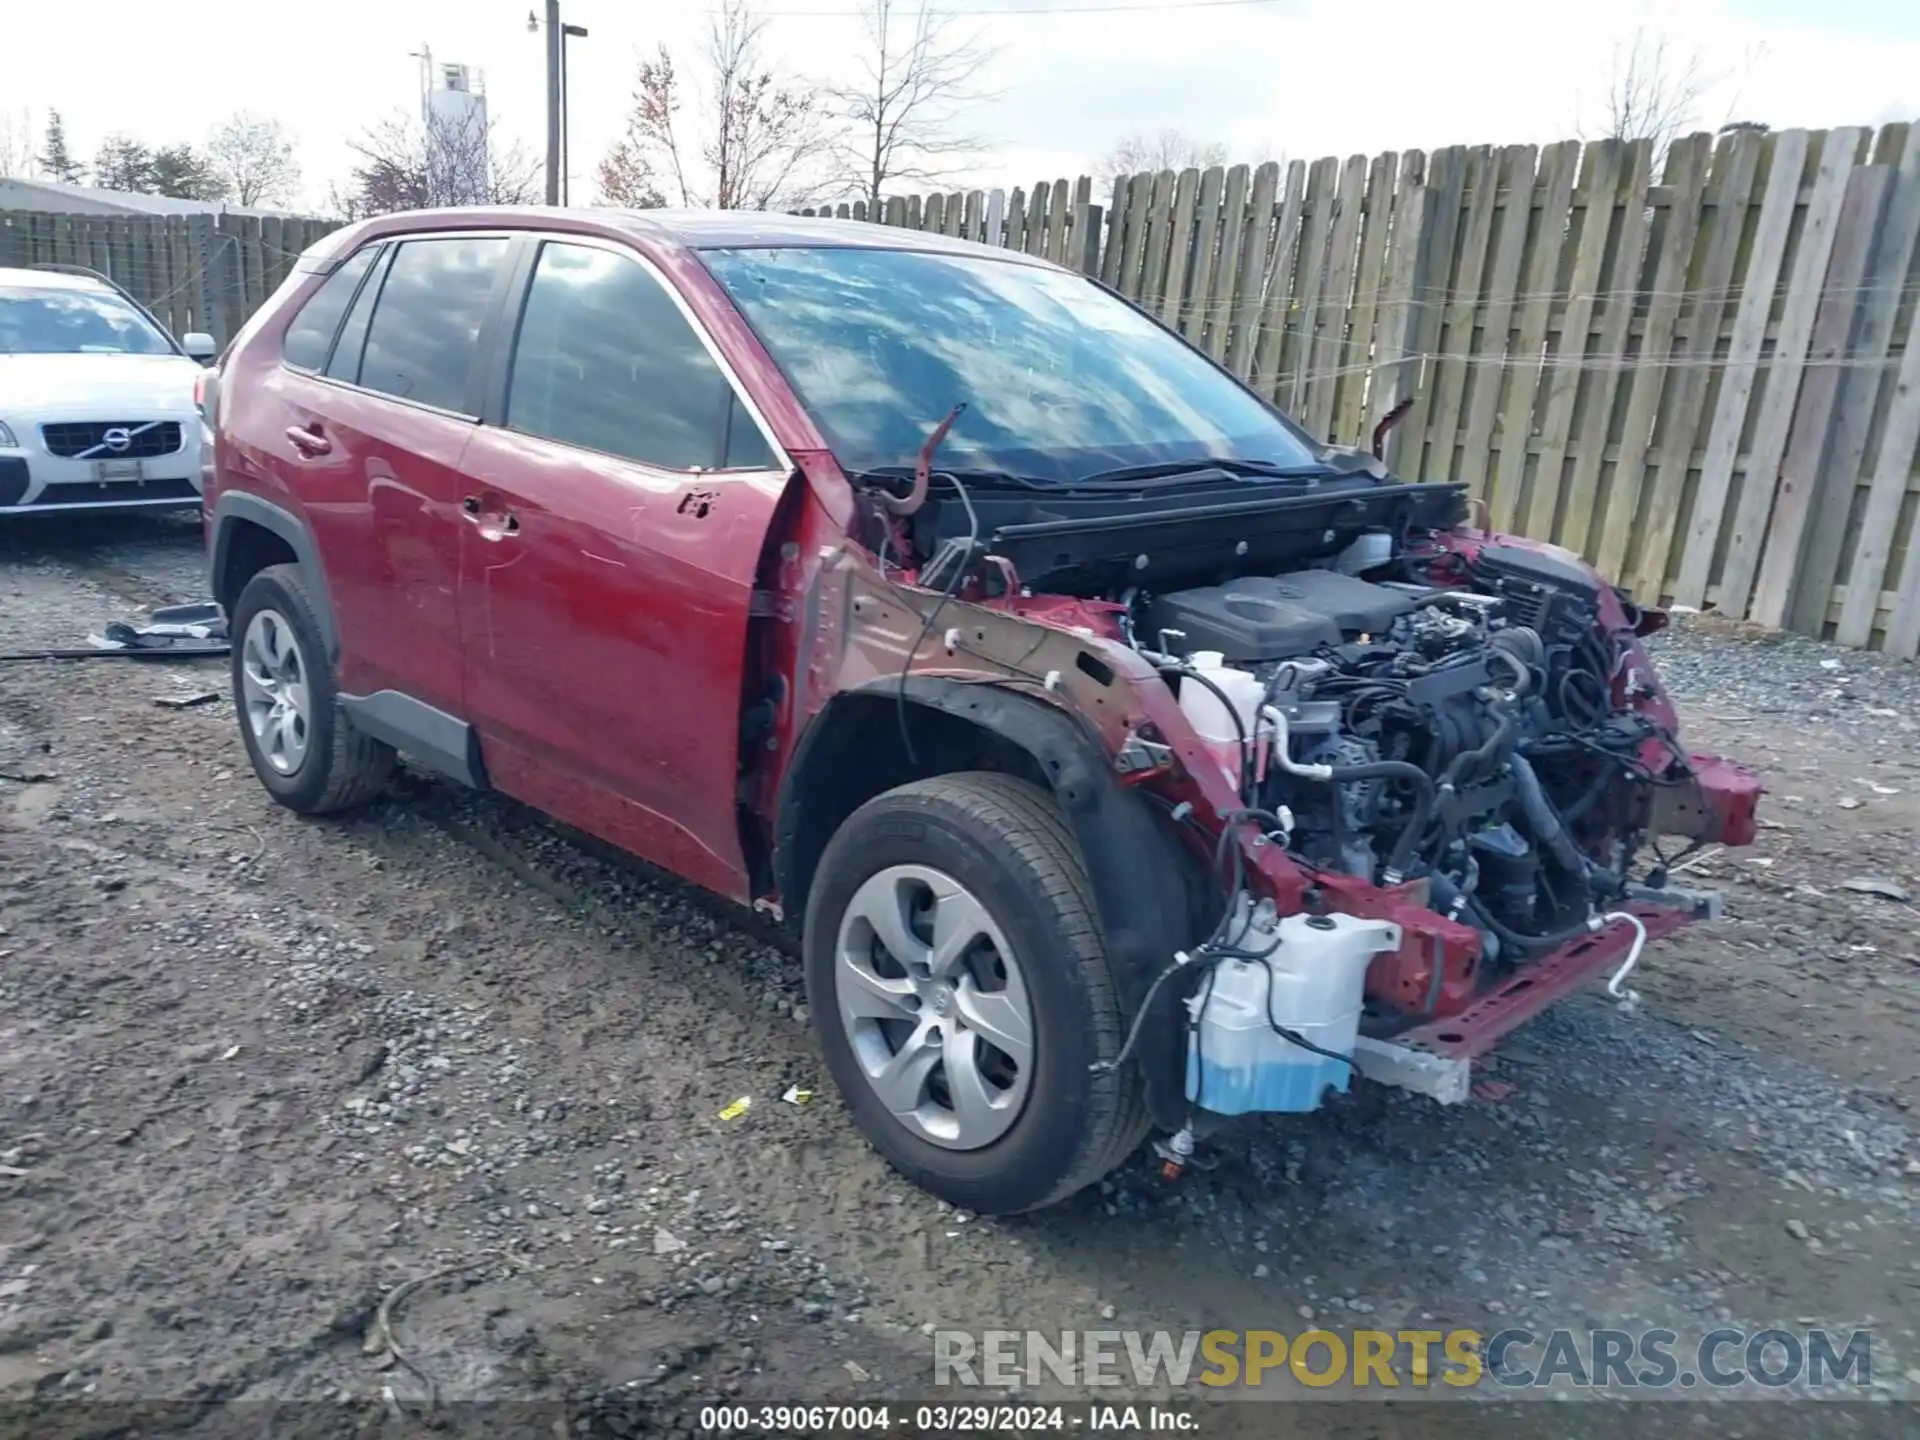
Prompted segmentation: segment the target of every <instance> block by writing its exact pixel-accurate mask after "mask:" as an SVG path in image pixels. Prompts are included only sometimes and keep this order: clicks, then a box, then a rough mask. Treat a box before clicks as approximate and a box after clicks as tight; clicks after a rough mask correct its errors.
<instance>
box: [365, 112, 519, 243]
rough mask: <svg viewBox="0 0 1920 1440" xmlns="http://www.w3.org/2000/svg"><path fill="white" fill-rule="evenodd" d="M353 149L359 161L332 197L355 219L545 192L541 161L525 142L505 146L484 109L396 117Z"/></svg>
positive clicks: (515, 201) (511, 201) (512, 201)
mask: <svg viewBox="0 0 1920 1440" xmlns="http://www.w3.org/2000/svg"><path fill="white" fill-rule="evenodd" d="M349 148H350V149H352V151H353V152H354V154H355V155H357V156H359V163H358V164H356V165H355V166H354V167H353V172H352V174H351V175H350V176H349V178H348V180H347V184H346V187H345V188H344V189H343V188H341V187H340V186H338V185H336V186H334V187H333V191H332V194H331V196H330V197H329V204H330V208H332V209H334V210H336V211H338V212H339V213H341V214H343V215H345V216H346V217H347V218H348V219H349V220H357V219H359V218H361V217H362V216H366V215H385V214H388V213H389V212H391V211H394V210H423V209H427V208H430V207H434V206H443V205H527V204H531V203H533V201H534V199H535V198H536V197H537V195H538V193H539V183H538V179H539V177H538V171H539V167H538V165H537V164H536V163H535V162H534V161H533V160H532V158H531V157H529V156H528V155H527V153H526V151H525V150H524V149H523V148H522V147H521V146H519V145H518V144H512V145H504V146H503V145H501V144H500V143H499V141H498V131H497V126H496V125H495V124H494V123H493V122H492V121H491V120H487V119H483V118H482V117H481V116H480V114H479V113H478V112H474V113H470V114H469V115H467V116H465V117H461V118H450V117H445V116H436V117H435V118H434V119H433V120H432V121H431V122H422V121H418V120H414V119H411V118H409V117H407V116H405V115H394V116H389V117H388V118H387V119H384V120H380V121H377V122H375V123H374V124H372V125H369V126H368V127H367V128H366V129H365V130H364V131H362V132H361V134H360V137H359V138H358V139H357V140H353V141H351V142H349Z"/></svg>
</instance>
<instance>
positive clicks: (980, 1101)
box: [833, 865, 1034, 1150]
mask: <svg viewBox="0 0 1920 1440" xmlns="http://www.w3.org/2000/svg"><path fill="white" fill-rule="evenodd" d="M833 984H834V997H835V999H836V1000H837V1001H838V1002H839V1006H840V1019H841V1023H842V1024H843V1025H844V1026H845V1027H846V1033H847V1039H848V1042H849V1043H850V1044H851V1046H852V1048H853V1055H854V1059H855V1061H856V1062H857V1063H858V1064H859V1066H860V1071H861V1073H862V1074H863V1075H864V1076H865V1077H866V1080H867V1083H868V1084H869V1085H870V1086H872V1087H873V1092H874V1094H875V1095H876V1096H878V1097H879V1099H880V1101H881V1103H882V1104H884V1105H885V1106H886V1107H887V1109H888V1110H889V1111H891V1112H892V1114H893V1116H894V1118H895V1119H897V1120H899V1121H900V1123H901V1124H903V1125H905V1126H906V1127H907V1128H908V1129H909V1130H911V1131H912V1132H913V1133H914V1134H916V1135H918V1136H920V1137H921V1138H922V1139H924V1140H928V1141H931V1142H932V1143H933V1144H935V1145H940V1146H943V1147H945V1148H946V1149H949V1150H977V1149H979V1148H980V1147H981V1146H983V1145H990V1144H992V1143H993V1142H994V1141H995V1140H998V1139H999V1138H1000V1137H1001V1136H1002V1135H1004V1134H1006V1132H1007V1130H1008V1128H1009V1127H1011V1126H1012V1124H1013V1122H1014V1121H1015V1120H1017V1119H1018V1118H1019V1116H1020V1107H1021V1105H1022V1104H1023V1103H1024V1102H1025V1100H1026V1098H1027V1087H1028V1084H1029V1082H1030V1080H1031V1078H1032V1074H1033V1051H1034V1047H1033V1007H1032V1005H1031V1003H1030V1002H1029V1001H1028V999H1027V985H1026V978H1025V977H1024V976H1023V975H1022V974H1021V972H1020V966H1019V963H1018V962H1017V960H1016V959H1015V958H1014V954H1013V950H1012V947H1011V946H1009V945H1008V944H1007V941H1006V937H1005V936H1004V935H1002V934H1001V932H1000V927H999V926H998V925H996V924H995V923H994V920H993V917H992V916H991V915H989V914H988V913H987V908H986V906H984V905H982V904H981V903H980V902H979V900H977V899H976V898H974V896H973V894H972V893H971V892H970V891H968V890H967V889H966V887H965V886H963V885H961V884H960V883H959V882H958V881H957V880H955V879H954V878H953V877H952V876H950V875H945V874H942V873H941V872H940V871H938V870H934V869H931V868H929V867H928V866H925V865H893V866H889V867H888V868H887V869H885V870H882V871H880V872H879V873H878V874H877V875H874V876H872V877H871V878H870V879H869V880H868V881H867V882H866V883H865V884H864V885H862V886H861V887H860V888H859V889H858V890H856V891H855V892H854V895H853V899H852V900H851V901H849V902H848V904H847V909H846V913H845V914H844V915H843V916H841V918H840V935H839V939H838V942H837V944H836V948H835V955H834V966H833Z"/></svg>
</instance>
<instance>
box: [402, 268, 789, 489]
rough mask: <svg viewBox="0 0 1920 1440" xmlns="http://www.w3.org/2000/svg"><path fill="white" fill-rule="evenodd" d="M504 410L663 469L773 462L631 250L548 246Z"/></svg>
mask: <svg viewBox="0 0 1920 1440" xmlns="http://www.w3.org/2000/svg"><path fill="white" fill-rule="evenodd" d="M389 283H391V282H389ZM506 419H507V424H508V425H509V426H510V427H511V428H513V429H515V430H520V431H524V432H525V433H527V434H530V435H539V436H543V437H545V438H547V439H549V440H558V441H561V442H563V443H565V444H568V445H578V446H580V447H581V448H583V449H587V450H597V451H599V452H600V453H602V454H605V455H615V456H619V457H621V458H623V459H628V460H637V461H639V462H641V463H642V464H645V465H653V466H658V467H660V468H662V469H667V470H695V469H700V470H710V469H720V468H735V469H744V468H753V469H762V468H766V467H768V466H770V465H772V464H773V463H774V460H773V453H772V451H771V449H770V448H769V447H768V445H767V442H766V440H765V438H764V437H763V436H762V435H761V433H760V431H759V429H758V427H757V426H755V424H754V422H753V419H752V416H751V415H750V414H748V413H747V411H746V410H745V408H744V407H743V406H741V405H740V403H739V401H738V399H737V397H736V396H735V395H734V392H733V387H732V385H731V384H730V383H729V382H728V380H727V377H726V375H725V373H724V372H723V371H722V370H721V369H720V367H719V365H718V364H716V363H715V361H714V359H713V356H712V355H711V354H710V353H709V352H708V350H707V347H706V346H705V345H704V344H703V343H701V340H700V336H699V335H698V334H697V333H696V332H695V330H694V328H693V326H692V324H691V323H690V322H689V321H688V320H687V317H686V316H685V315H684V314H682V313H681V310H680V307H679V306H678V305H677V304H675V303H674V299H673V297H672V296H671V295H670V294H668V292H667V290H666V288H665V286H664V285H663V284H662V283H661V282H660V281H659V280H658V279H656V278H655V277H654V276H653V275H652V274H651V273H650V272H649V271H648V270H647V268H646V267H645V266H643V265H641V264H640V262H639V261H637V260H635V259H633V258H632V257H631V256H627V255H621V254H618V253H615V252H614V251H610V250H603V249H599V248H597V247H595V246H589V245H568V244H562V243H557V242H549V243H548V244H546V245H544V246H542V247H541V251H540V258H539V262H538V264H537V265H536V266H535V267H534V273H533V283H532V285H531V286H530V287H529V288H528V291H527V298H526V305H525V308H524V309H523V311H522V313H521V318H520V333H519V337H518V339H517V340H516V342H515V345H514V353H513V366H512V371H511V374H510V376H509V378H508V390H507V411H506Z"/></svg>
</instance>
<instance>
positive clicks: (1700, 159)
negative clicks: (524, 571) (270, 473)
mask: <svg viewBox="0 0 1920 1440" xmlns="http://www.w3.org/2000/svg"><path fill="white" fill-rule="evenodd" d="M1657 169H1658V174H1657V175H1656V173H1655V172H1656V165H1655V156H1654V154H1653V152H1652V148H1651V147H1650V146H1649V145H1648V144H1646V143H1645V142H1635V143H1633V144H1621V143H1618V142H1614V141H1602V142H1599V143H1596V144H1592V145H1588V146H1585V147H1584V148H1583V147H1582V146H1581V145H1580V144H1579V143H1578V142H1574V141H1567V142H1564V143H1562V144H1558V145H1549V146H1546V147H1544V148H1538V147H1535V146H1531V145H1513V146H1505V147H1499V148H1495V147H1486V146H1481V147H1472V148H1469V147H1453V148H1450V149H1444V150H1436V151H1434V152H1432V153H1431V154H1428V153H1424V152H1421V151H1418V150H1410V151H1405V152H1402V153H1397V154H1394V153H1389V154H1385V155H1378V156H1374V157H1372V158H1368V157H1366V156H1354V157H1352V158H1350V159H1344V160H1343V159H1340V158H1338V157H1329V158H1326V159H1322V160H1316V161H1314V162H1312V163H1311V164H1308V163H1305V162H1302V161H1295V162H1293V163H1292V164H1289V165H1286V166H1281V165H1278V164H1267V165H1262V166H1259V167H1257V168H1249V167H1247V166H1244V165H1236V166H1233V167H1230V168H1221V167H1214V168H1211V169H1207V170H1205V171H1201V170H1187V171H1184V172H1182V173H1179V174H1175V173H1174V172H1172V171H1163V172H1161V173H1159V174H1141V175H1133V176H1127V177H1124V178H1122V179H1121V180H1119V181H1117V182H1116V183H1115V185H1114V187H1113V192H1112V195H1111V196H1110V197H1108V203H1105V204H1101V203H1096V202H1095V200H1094V198H1093V195H1094V187H1093V183H1092V181H1091V180H1089V179H1086V178H1084V177H1083V178H1081V179H1079V180H1077V181H1069V180H1055V181H1049V182H1044V183H1042V184H1039V185H1036V186H1034V187H1033V188H1032V189H1031V190H1023V189H1014V190H1012V191H1001V190H994V191H977V190H976V191H972V192H966V193H955V194H941V195H929V196H924V197H923V196H896V197H891V198H889V199H887V200H885V201H884V202H883V203H882V205H881V206H880V207H878V211H877V213H876V214H875V215H873V216H872V217H869V216H868V215H867V207H866V206H865V205H864V204H857V203H856V204H853V205H843V206H841V207H839V208H838V211H837V213H839V214H842V215H847V216H850V217H854V218H861V219H866V218H872V219H875V220H877V221H879V222H880V223H883V224H890V225H900V226H907V227H911V228H915V229H923V230H931V231H938V232H940V233H943V234H948V235H956V236H962V237H966V238H970V239H973V240H978V241H982V242H984V243H987V244H990V245H1000V246H1009V247H1012V248H1016V249H1019V250H1023V251H1026V252H1028V253H1030V254H1035V255H1044V256H1046V257H1048V258H1050V259H1053V260H1056V261H1058V262H1060V263H1062V264H1065V265H1069V266H1072V267H1074V268H1076V269H1079V270H1083V271H1085V272H1087V273H1089V274H1093V275H1097V276H1098V277H1099V278H1100V279H1101V280H1103V281H1105V282H1106V283H1107V284H1109V285H1112V286H1114V287H1115V288H1116V289H1118V290H1119V291H1121V292H1122V293H1123V294H1125V295H1127V296H1129V297H1131V298H1132V299H1134V300H1135V301H1137V302H1138V303H1139V304H1141V305H1143V306H1145V307H1146V308H1147V309H1148V310H1150V311H1151V312H1152V313H1154V314H1155V315H1157V316H1158V317H1159V318H1160V319H1161V320H1163V321H1164V322H1165V323H1167V324H1168V325H1171V326H1173V327H1174V328H1176V329H1178V330H1179V331H1180V333H1181V334H1183V335H1185V336H1186V337H1187V338H1188V339H1189V340H1190V341H1192V342H1193V343H1194V344H1195V345H1198V346H1200V347H1201V348H1202V349H1204V350H1206V351H1207V353H1208V354H1210V355H1213V356H1214V357H1216V358H1217V359H1218V360H1220V361H1221V363H1223V364H1225V365H1226V366H1228V367H1229V368H1230V369H1232V370H1233V371H1234V373H1236V374H1238V375H1240V376H1241V377H1243V378H1244V379H1246V380H1247V381H1248V382H1249V383H1251V384H1252V385H1254V386H1255V387H1256V388H1257V389H1259V390H1260V391H1261V392H1262V393H1263V394H1266V395H1269V396H1271V397H1272V398H1273V399H1274V400H1275V401H1277V402H1278V403H1279V404H1280V405H1282V406H1284V407H1285V408H1286V409H1287V410H1288V411H1289V412H1290V413H1291V414H1293V415H1294V416H1295V417H1297V418H1298V419H1299V420H1300V421H1301V422H1302V423H1303V424H1304V425H1306V427H1307V428H1308V429H1310V430H1312V431H1313V432H1315V433H1316V434H1319V435H1322V436H1325V437H1327V438H1330V439H1337V440H1341V441H1345V442H1349V443H1352V442H1357V441H1361V440H1363V439H1364V438H1365V436H1366V434H1367V432H1368V430H1369V429H1370V427H1371V426H1372V424H1373V422H1374V420H1375V419H1376V418H1377V417H1378V416H1379V415H1381V414H1382V413H1383V412H1385V411H1386V410H1387V409H1388V408H1390V407H1391V405H1392V404H1393V403H1394V401H1395V400H1396V399H1398V398H1400V397H1402V396H1405V395H1412V396H1414V397H1415V404H1414V407H1413V410H1412V412H1411V414H1410V416H1409V418H1408V419H1407V421H1406V422H1405V423H1404V424H1402V425H1401V426H1400V428H1399V429H1398V430H1396V431H1395V432H1394V434H1393V437H1392V440H1391V442H1390V443H1391V449H1390V450H1389V453H1388V458H1389V459H1390V460H1391V462H1392V463H1393V465H1394V467H1395V468H1396V470H1397V471H1398V472H1399V473H1400V474H1402V475H1404V476H1407V477H1409V478H1418V479H1432V480H1440V479H1452V480H1460V481H1464V482H1465V483H1466V484H1467V485H1469V486H1470V487H1471V489H1472V491H1473V493H1474V494H1475V495H1476V496H1478V497H1479V498H1480V500H1481V501H1483V502H1484V504H1485V506H1486V510H1487V513H1488V516H1489V519H1490V522H1491V523H1492V524H1493V525H1494V526H1495V527H1496V528H1504V529H1514V530H1518V531H1520V532H1522V533H1525V534H1528V535H1532V536H1535V537H1538V538H1540V539H1547V540H1552V541H1555V542H1557V543H1558V544H1561V545H1564V546H1566V547H1567V548H1568V549H1570V550H1574V551H1577V552H1579V553H1581V554H1583V555H1585V556H1586V557H1587V558H1589V559H1591V560H1593V561H1594V562H1595V563H1597V564H1598V565H1599V566H1600V568H1601V569H1602V570H1603V571H1605V572H1606V573H1607V574H1609V575H1610V576H1613V577H1614V578H1616V579H1618V580H1620V581H1621V583H1623V584H1625V585H1627V586H1629V587H1630V588H1631V589H1632V591H1633V592H1634V594H1635V596H1636V597H1637V598H1639V599H1640V600H1642V601H1646V602H1652V601H1656V600H1666V601H1669V602H1671V603H1676V604H1681V605H1687V606H1693V607H1704V606H1712V607H1715V608H1717V609H1719V610H1720V611H1721V612H1723V613H1725V614H1728V615H1732V616H1737V617H1742V618H1746V619H1750V620H1753V621H1757V622H1759V623H1761V624H1764V625H1768V626H1791V627H1792V628H1794V629H1797V630H1801V631H1804V632H1806V633H1808V634H1814V635H1831V636H1833V637H1835V638H1837V639H1839V640H1840V641H1842V642H1844V643H1845V644H1848V645H1855V646H1867V645H1876V646H1881V647H1883V648H1885V649H1887V650H1888V651H1891V652H1892V653H1895V654H1898V655H1903V656H1909V657H1911V656H1913V655H1915V654H1916V652H1920V537H1917V536H1916V510H1920V468H1917V466H1916V459H1917V457H1916V451H1917V450H1920V332H1916V313H1917V312H1920V306H1916V303H1915V298H1916V295H1920V245H1916V239H1920V132H1916V131H1915V130H1914V129H1913V128H1912V127H1909V126H1907V125H1889V126H1887V127H1885V128H1884V129H1882V130H1880V131H1879V132H1877V133H1875V132H1872V131H1869V130H1865V129H1857V128H1854V129H1836V130H1816V131H1807V130H1788V131H1782V132H1780V133H1778V134H1771V135H1756V134H1753V133H1750V132H1745V131H1742V132H1738V133H1733V134H1728V135H1725V136H1722V137H1720V138H1719V139H1718V140H1716V139H1715V138H1714V137H1712V136H1708V135H1695V136H1690V137H1688V138H1686V139H1684V140H1680V141H1678V142H1676V143H1675V144H1674V145H1673V146H1672V147H1671V148H1670V149H1669V150H1668V151H1667V153H1666V154H1665V155H1664V156H1662V157H1659V164H1658V166H1657ZM333 223H334V222H331V221H325V220H298V219H261V218H257V217H240V216H218V217H214V216H207V217H171V216H170V217H164V218H162V217H148V216H137V217H136V216H96V215H55V214H43V213H38V212H23V211H0V265H20V264H32V263H36V262H42V261H66V262H69V263H77V264H82V265H88V266H91V267H92V268H94V269H97V270H101V271H103V272H105V273H106V274H108V275H111V276H112V277H113V278H114V279H115V280H116V281H118V282H119V283H121V284H122V285H124V286H126V287H127V289H128V290H130V291H131V292H132V293H133V294H134V295H135V296H137V297H138V298H139V299H140V300H142V301H143V302H144V303H146V304H147V305H148V306H149V307H151V308H152V309H153V310H154V311H155V313H156V314H158V315H159V317H160V318H161V320H162V321H164V322H165V323H166V324H167V325H168V326H169V327H170V328H171V329H173V331H174V332H175V333H176V334H180V333H184V332H185V331H187V330H207V331H210V332H211V333H212V334H213V335H214V337H215V338H216V339H217V340H218V341H220V342H221V343H222V344H224V343H225V342H226V341H227V340H228V339H229V338H231V336H232V335H233V333H234V331H236V330H237V329H238V328H239V326H240V324H241V323H242V322H243V321H244V320H245V318H246V317H247V316H248V315H249V314H251V313H252V311H253V310H254V309H255V308H256V307H257V306H259V305H260V304H261V303H262V302H264V301H265V299H266V298H267V296H268V295H270V294H271V293H272V292H273V290H274V289H275V288H276V287H277V286H278V285H279V284H280V283H281V281H282V280H284V279H285V277H286V275H287V273H288V272H289V270H290V269H291V268H292V265H293V262H294V261H295V259H297V258H298V256H299V254H300V252H301V251H302V250H304V249H305V248H306V247H307V246H308V245H310V244H312V243H313V242H314V241H315V240H317V239H318V238H319V237H320V236H321V235H323V234H325V233H326V232H327V231H328V230H329V229H331V228H332V227H333Z"/></svg>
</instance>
